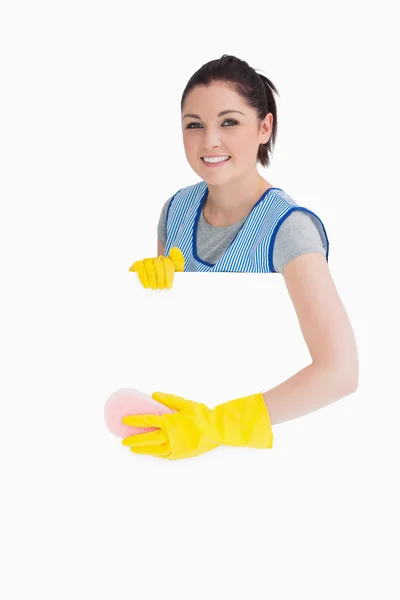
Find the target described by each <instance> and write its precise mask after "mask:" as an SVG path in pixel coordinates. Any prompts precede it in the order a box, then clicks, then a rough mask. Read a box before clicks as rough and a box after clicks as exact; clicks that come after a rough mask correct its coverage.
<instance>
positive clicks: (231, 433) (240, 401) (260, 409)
mask: <svg viewBox="0 0 400 600" xmlns="http://www.w3.org/2000/svg"><path fill="white" fill-rule="evenodd" d="M210 425H211V427H210V431H211V432H212V433H211V435H212V436H213V439H214V440H215V442H216V443H218V444H219V445H223V446H248V447H250V448H272V446H273V439H274V435H273V431H272V425H271V420H270V416H269V412H268V409H267V406H266V404H265V401H264V398H263V395H262V393H261V392H259V393H258V394H252V395H250V396H244V397H243V398H237V399H236V400H231V401H230V402H225V403H224V404H220V405H218V406H216V407H215V408H213V409H212V411H211V415H210Z"/></svg>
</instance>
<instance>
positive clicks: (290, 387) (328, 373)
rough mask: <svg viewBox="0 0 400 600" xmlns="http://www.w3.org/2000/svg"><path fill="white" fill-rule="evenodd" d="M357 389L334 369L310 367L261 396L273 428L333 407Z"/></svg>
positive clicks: (318, 366)
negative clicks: (329, 406)
mask: <svg viewBox="0 0 400 600" xmlns="http://www.w3.org/2000/svg"><path fill="white" fill-rule="evenodd" d="M356 388H357V386H356V385H352V384H351V383H350V382H349V380H348V379H345V378H344V377H343V376H340V375H339V373H338V372H337V370H335V369H334V368H328V367H325V366H322V365H318V364H316V363H311V364H310V365H308V366H307V367H305V368H304V369H302V370H301V371H299V372H298V373H295V375H293V376H292V377H290V378H289V379H287V380H286V381H284V382H283V383H280V384H279V385H277V386H276V387H274V388H272V389H271V390H268V391H266V392H263V394H262V395H263V398H264V401H265V404H266V405H267V408H268V412H269V416H270V419H271V424H272V425H276V424H278V423H283V422H284V421H291V420H292V419H297V418H298V417H302V416H304V415H307V414H308V413H311V412H314V411H316V410H318V409H320V408H323V407H324V406H327V405H328V404H332V403H333V402H336V400H340V398H343V397H344V396H348V395H349V394H352V393H354V391H355V390H356Z"/></svg>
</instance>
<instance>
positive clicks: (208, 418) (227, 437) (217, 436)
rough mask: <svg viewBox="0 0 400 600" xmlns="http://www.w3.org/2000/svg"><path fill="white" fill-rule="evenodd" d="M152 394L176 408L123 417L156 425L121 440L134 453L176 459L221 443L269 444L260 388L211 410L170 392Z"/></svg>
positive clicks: (269, 432) (268, 425) (132, 422)
mask: <svg viewBox="0 0 400 600" xmlns="http://www.w3.org/2000/svg"><path fill="white" fill-rule="evenodd" d="M152 397H153V398H154V400H157V402H160V403H161V404H164V405H165V406H168V407H169V408H171V409H172V410H174V411H177V412H175V413H171V414H164V415H162V416H158V415H135V416H127V417H124V418H123V419H122V422H123V423H124V424H125V425H130V426H132V427H157V428H158V430H157V431H150V432H147V433H140V434H137V435H132V436H129V437H127V438H125V439H123V440H122V444H123V445H125V446H130V449H131V451H132V452H134V453H135V454H152V455H153V456H157V457H159V458H168V459H170V460H176V459H179V458H191V457H194V456H198V455H199V454H203V453H204V452H208V451H209V450H213V449H214V448H216V447H217V446H221V445H222V446H248V447H250V448H272V444H273V432H272V426H271V421H270V417H269V413H268V409H267V406H266V404H265V402H264V398H263V396H262V394H261V392H260V393H258V394H252V395H251V396H245V397H244V398H237V399H236V400H231V401H230V402H225V403H224V404H220V405H219V406H216V407H215V408H213V409H212V410H211V409H209V408H208V407H207V406H206V405H205V404H202V403H198V402H192V401H191V400H185V399H184V398H181V397H180V396H174V395H173V394H163V393H162V392H154V394H153V396H152Z"/></svg>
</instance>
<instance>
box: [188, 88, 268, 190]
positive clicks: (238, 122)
mask: <svg viewBox="0 0 400 600" xmlns="http://www.w3.org/2000/svg"><path fill="white" fill-rule="evenodd" d="M228 110H229V111H239V112H227V113H226V114H223V115H219V113H221V112H222V111H228ZM188 114H189V115H190V116H186V115H188ZM195 115H196V116H195ZM271 131H272V113H268V115H267V116H266V117H265V119H264V121H263V122H262V124H261V127H260V126H259V122H258V120H257V113H256V111H255V110H254V109H253V108H251V107H249V106H248V105H247V104H245V102H244V101H243V99H242V97H241V96H240V95H239V94H237V93H236V92H235V91H233V90H232V89H231V88H229V87H228V86H227V85H225V84H224V83H222V82H221V83H220V82H218V83H212V84H211V85H209V86H208V87H206V86H204V85H198V86H196V87H195V88H193V89H192V90H191V91H190V93H189V94H188V95H187V97H186V99H185V102H184V105H183V112H182V133H183V144H184V148H185V153H186V157H187V159H188V161H189V164H190V166H191V167H192V169H193V170H194V171H195V172H196V173H197V174H198V175H199V176H200V177H201V178H202V179H203V180H210V181H218V182H223V181H225V180H228V179H231V178H232V177H236V176H239V175H240V174H242V173H246V172H248V171H249V170H251V169H256V165H257V153H258V148H259V145H260V144H266V143H267V141H268V139H269V138H270V135H271ZM203 156H230V157H231V158H230V159H229V160H228V161H227V162H226V163H223V164H221V166H219V167H216V168H215V167H214V168H213V167H208V166H207V165H206V164H205V163H204V162H203V160H202V157H203Z"/></svg>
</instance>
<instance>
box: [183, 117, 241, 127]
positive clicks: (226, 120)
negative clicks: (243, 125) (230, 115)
mask: <svg viewBox="0 0 400 600" xmlns="http://www.w3.org/2000/svg"><path fill="white" fill-rule="evenodd" d="M224 123H233V124H234V125H237V122H236V121H233V120H232V119H225V121H224ZM224 123H222V124H224ZM191 125H200V123H189V125H187V126H186V127H185V129H198V128H197V127H191Z"/></svg>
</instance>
